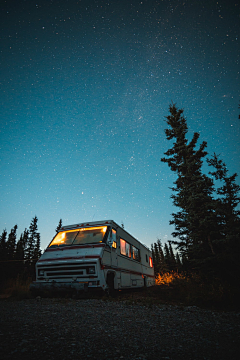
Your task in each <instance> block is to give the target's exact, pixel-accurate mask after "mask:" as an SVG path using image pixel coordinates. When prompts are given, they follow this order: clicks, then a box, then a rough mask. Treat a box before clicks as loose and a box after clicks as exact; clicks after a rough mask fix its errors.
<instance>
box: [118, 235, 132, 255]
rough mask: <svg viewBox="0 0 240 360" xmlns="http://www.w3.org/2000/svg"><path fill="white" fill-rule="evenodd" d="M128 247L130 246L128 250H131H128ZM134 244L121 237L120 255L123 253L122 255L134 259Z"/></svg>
mask: <svg viewBox="0 0 240 360" xmlns="http://www.w3.org/2000/svg"><path fill="white" fill-rule="evenodd" d="M123 241H124V243H125V254H124V253H122V242H123ZM127 247H128V250H129V251H127ZM131 247H132V246H131V244H130V243H129V242H128V241H126V240H125V239H123V238H121V237H120V255H122V256H125V257H127V258H128V259H132V248H131Z"/></svg>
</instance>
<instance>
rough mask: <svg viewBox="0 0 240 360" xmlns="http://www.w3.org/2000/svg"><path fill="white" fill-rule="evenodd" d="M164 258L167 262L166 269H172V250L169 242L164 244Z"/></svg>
mask: <svg viewBox="0 0 240 360" xmlns="http://www.w3.org/2000/svg"><path fill="white" fill-rule="evenodd" d="M164 259H165V263H166V269H167V271H170V270H171V256H170V252H169V248H168V244H167V243H165V244H164Z"/></svg>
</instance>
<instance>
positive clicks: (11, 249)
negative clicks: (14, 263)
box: [6, 225, 17, 260]
mask: <svg viewBox="0 0 240 360" xmlns="http://www.w3.org/2000/svg"><path fill="white" fill-rule="evenodd" d="M16 237H17V225H15V226H14V227H13V228H12V229H11V232H10V234H9V235H8V240H7V243H6V250H7V259H8V260H13V259H14V255H15V250H16Z"/></svg>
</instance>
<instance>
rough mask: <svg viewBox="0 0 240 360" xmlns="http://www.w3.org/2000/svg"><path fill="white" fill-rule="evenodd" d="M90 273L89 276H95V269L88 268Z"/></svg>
mask: <svg viewBox="0 0 240 360" xmlns="http://www.w3.org/2000/svg"><path fill="white" fill-rule="evenodd" d="M88 273H89V274H95V268H94V267H93V266H92V267H89V268H88Z"/></svg>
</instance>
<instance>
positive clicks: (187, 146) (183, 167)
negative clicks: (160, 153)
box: [161, 104, 216, 266]
mask: <svg viewBox="0 0 240 360" xmlns="http://www.w3.org/2000/svg"><path fill="white" fill-rule="evenodd" d="M169 111H170V115H169V116H167V117H166V119H167V120H166V122H167V124H168V125H169V127H170V128H167V129H165V134H166V137H167V140H173V141H174V143H173V146H172V148H170V149H169V150H168V151H167V152H165V153H164V154H165V155H166V157H164V158H162V159H161V161H162V162H165V163H167V164H168V166H169V167H170V169H171V170H172V171H173V172H175V173H176V175H177V179H176V181H175V182H174V184H175V187H173V188H172V191H173V194H172V196H171V198H172V199H173V204H174V205H175V206H176V207H178V208H179V209H180V211H178V212H176V213H173V214H172V216H173V220H171V221H170V224H173V225H175V231H174V232H173V233H172V235H173V236H174V237H176V238H178V240H177V241H175V242H174V243H175V244H177V248H178V249H179V250H180V252H181V255H182V256H183V255H184V256H185V259H188V260H189V261H191V262H192V266H196V263H201V261H202V259H206V258H208V257H211V256H213V255H214V248H213V245H212V240H213V237H214V236H215V231H216V216H215V212H214V200H213V197H212V193H213V181H212V179H211V178H210V177H208V176H206V175H205V174H203V173H202V163H203V158H204V157H205V156H206V155H207V152H206V150H205V149H206V146H207V143H206V142H205V141H203V142H202V143H201V144H200V146H199V148H198V149H196V146H197V141H198V139H199V133H197V132H196V133H194V135H193V137H192V140H191V141H189V142H188V140H187V137H186V136H187V132H188V127H187V121H186V119H185V118H184V116H183V110H182V109H178V108H177V107H176V106H175V104H171V105H170V107H169Z"/></svg>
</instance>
